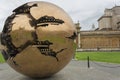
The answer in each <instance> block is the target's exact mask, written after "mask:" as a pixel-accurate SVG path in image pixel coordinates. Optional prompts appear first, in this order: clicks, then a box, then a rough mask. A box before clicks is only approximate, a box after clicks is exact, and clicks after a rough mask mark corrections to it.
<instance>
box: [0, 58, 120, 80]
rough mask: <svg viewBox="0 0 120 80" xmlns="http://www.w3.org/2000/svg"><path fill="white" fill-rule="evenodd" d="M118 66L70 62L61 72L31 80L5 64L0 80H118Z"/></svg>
mask: <svg viewBox="0 0 120 80" xmlns="http://www.w3.org/2000/svg"><path fill="white" fill-rule="evenodd" d="M119 66H120V64H110V63H100V62H99V63H98V62H97V63H94V62H90V68H87V61H75V60H72V61H71V62H70V63H69V64H68V65H67V66H66V67H65V68H64V69H63V70H61V71H60V72H58V73H57V74H55V75H53V76H52V77H49V78H45V79H31V78H28V77H26V76H23V75H21V74H19V73H17V72H15V71H14V70H13V69H12V68H10V67H9V66H8V65H7V64H6V63H4V64H0V80H120V67H119Z"/></svg>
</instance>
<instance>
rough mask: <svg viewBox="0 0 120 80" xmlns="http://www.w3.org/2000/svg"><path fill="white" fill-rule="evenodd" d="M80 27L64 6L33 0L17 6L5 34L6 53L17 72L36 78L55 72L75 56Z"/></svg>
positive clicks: (3, 39) (3, 32)
mask: <svg viewBox="0 0 120 80" xmlns="http://www.w3.org/2000/svg"><path fill="white" fill-rule="evenodd" d="M75 38H76V29H75V27H74V24H73V22H72V20H71V18H70V17H69V16H68V15H67V13H66V12H65V11H64V10H62V9H61V8H59V7H57V6H56V5H54V4H51V3H48V2H42V1H38V2H29V3H26V4H24V5H22V6H20V7H18V8H16V9H15V10H13V14H12V15H10V16H9V17H8V18H7V19H6V21H5V25H4V28H3V31H2V34H1V43H2V45H4V50H3V51H2V54H3V56H4V58H5V60H6V61H7V63H8V64H9V65H10V66H11V67H12V68H13V69H15V70H16V71H17V72H19V73H21V74H24V75H26V76H29V77H33V78H38V77H39V78H43V77H48V76H51V75H53V74H55V73H57V72H58V71H60V70H61V69H62V68H63V67H65V66H66V64H67V63H68V62H69V61H70V60H71V59H72V57H73V55H74V52H75V43H74V39H75Z"/></svg>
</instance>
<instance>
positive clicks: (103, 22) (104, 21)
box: [98, 17, 112, 29]
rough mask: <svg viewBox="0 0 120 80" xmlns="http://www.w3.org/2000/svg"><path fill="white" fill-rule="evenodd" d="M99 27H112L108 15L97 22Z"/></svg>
mask: <svg viewBox="0 0 120 80" xmlns="http://www.w3.org/2000/svg"><path fill="white" fill-rule="evenodd" d="M98 24H99V29H103V28H112V26H111V25H112V24H111V18H110V17H104V18H102V19H101V20H100V21H99V22H98Z"/></svg>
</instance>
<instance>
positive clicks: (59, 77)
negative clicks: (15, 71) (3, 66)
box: [19, 74, 66, 80]
mask: <svg viewBox="0 0 120 80" xmlns="http://www.w3.org/2000/svg"><path fill="white" fill-rule="evenodd" d="M19 80H66V77H65V75H64V74H55V75H53V76H50V77H46V78H36V79H33V78H30V77H26V76H24V77H21V78H19Z"/></svg>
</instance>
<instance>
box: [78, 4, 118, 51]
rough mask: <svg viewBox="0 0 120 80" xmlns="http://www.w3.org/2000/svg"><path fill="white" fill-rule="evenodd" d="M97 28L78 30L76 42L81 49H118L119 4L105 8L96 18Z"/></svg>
mask: <svg viewBox="0 0 120 80" xmlns="http://www.w3.org/2000/svg"><path fill="white" fill-rule="evenodd" d="M98 24H99V25H98V26H99V27H98V28H97V29H96V30H94V31H93V30H92V31H79V30H80V28H79V27H80V25H79V24H76V25H77V32H78V37H77V40H76V42H77V44H78V49H81V50H120V6H115V7H113V8H111V9H105V11H104V15H103V16H101V17H100V18H99V19H98Z"/></svg>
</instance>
